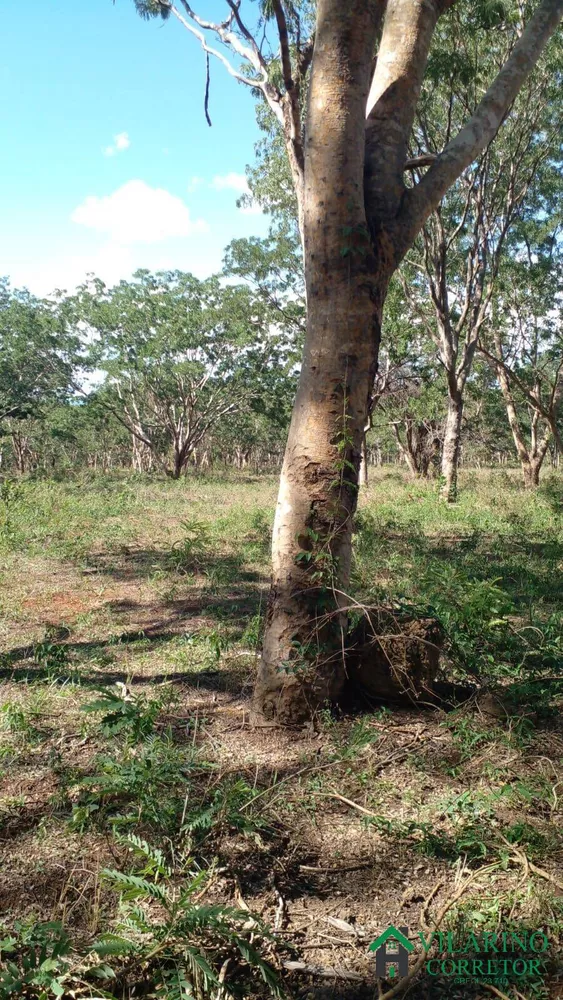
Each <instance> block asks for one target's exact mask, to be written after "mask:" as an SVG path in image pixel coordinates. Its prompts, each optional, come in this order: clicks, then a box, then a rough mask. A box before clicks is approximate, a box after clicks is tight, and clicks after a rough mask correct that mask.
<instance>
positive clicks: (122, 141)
mask: <svg viewBox="0 0 563 1000" xmlns="http://www.w3.org/2000/svg"><path fill="white" fill-rule="evenodd" d="M130 145H131V140H130V138H129V135H128V133H127V132H118V133H117V135H114V137H113V145H112V146H106V148H105V149H104V150H102V152H103V154H104V156H114V155H115V153H123V152H124V150H126V149H129V146H130Z"/></svg>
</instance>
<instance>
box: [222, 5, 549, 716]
mask: <svg viewBox="0 0 563 1000" xmlns="http://www.w3.org/2000/svg"><path fill="white" fill-rule="evenodd" d="M452 2H453V0H424V2H419V3H413V2H412V0H387V2H386V0H347V2H346V3H344V2H342V0H318V3H317V30H316V35H315V44H314V51H313V61H312V68H311V79H310V86H309V93H308V108H307V129H306V141H305V151H304V184H303V186H302V188H301V190H302V191H303V195H302V212H301V206H300V219H301V218H302V219H303V226H302V230H303V243H304V259H305V279H306V292H307V310H308V316H307V333H306V338H305V349H304V356H303V365H302V370H301V376H300V381H299V388H298V392H297V397H296V401H295V404H294V410H293V415H292V421H291V427H290V431H289V439H288V443H287V448H286V453H285V458H284V464H283V469H282V474H281V482H280V491H279V497H278V506H277V510H276V518H275V524H274V533H273V544H272V549H273V578H272V589H271V592H270V598H269V605H268V612H267V620H266V629H265V636H264V644H263V654H262V659H261V662H260V666H259V671H258V678H257V682H256V687H255V698H254V707H255V709H256V710H257V711H258V713H259V714H261V715H262V716H265V717H266V718H268V719H272V718H276V719H277V720H278V721H281V722H299V721H302V720H303V719H306V718H310V717H311V716H312V715H313V714H314V712H315V710H316V709H318V707H319V706H321V705H322V704H323V703H324V702H325V701H326V700H327V699H333V698H336V697H338V695H339V693H340V691H341V688H342V685H343V682H344V677H345V665H344V652H345V634H344V633H345V629H346V624H347V621H346V611H345V609H346V606H347V604H348V603H349V600H348V598H347V595H346V591H347V588H348V584H349V577H350V561H351V533H352V518H353V514H354V511H355V508H356V503H357V491H358V469H359V463H360V450H361V440H362V434H363V428H364V426H365V421H366V417H367V414H368V408H369V404H370V400H371V393H372V389H373V381H374V376H375V372H376V366H377V354H378V346H379V337H380V329H381V315H382V309H383V303H384V300H385V296H386V292H387V287H388V283H389V279H390V277H391V274H392V273H393V271H394V270H395V269H396V268H397V267H398V265H399V263H400V261H401V259H402V257H403V255H404V254H405V253H406V252H407V250H408V249H409V248H410V246H412V243H413V241H414V239H415V238H416V235H417V233H418V232H419V231H420V228H421V227H422V226H423V224H424V222H425V220H426V219H428V218H429V216H430V215H431V213H432V212H433V211H434V210H435V209H436V207H437V206H438V204H439V202H440V200H441V198H442V197H443V195H444V194H445V192H446V191H447V189H448V188H449V187H450V186H451V185H452V184H453V183H454V182H455V180H456V179H457V178H458V177H459V176H460V175H461V173H462V172H463V170H464V169H465V168H466V167H467V166H469V164H470V163H471V162H473V161H474V160H475V159H476V158H477V156H478V155H479V154H480V153H481V152H482V151H483V150H484V149H485V148H486V146H487V145H488V143H489V142H490V141H491V140H492V139H493V137H494V135H495V134H496V131H497V129H498V128H499V127H500V124H501V122H502V120H503V118H504V116H505V115H506V113H507V111H508V109H509V107H510V105H511V103H512V102H513V101H514V98H515V96H516V95H517V93H518V90H519V88H520V86H521V85H522V82H523V80H524V79H525V78H526V76H527V74H528V73H529V72H530V70H531V68H532V67H533V65H534V64H535V62H536V60H537V58H538V56H539V54H540V52H541V51H542V48H543V46H544V45H545V44H546V42H547V40H548V39H549V38H550V37H551V35H552V34H553V32H554V31H555V30H556V28H557V26H558V24H559V22H560V20H561V14H562V10H563V0H542V2H541V3H540V5H539V7H538V9H537V10H536V11H535V13H534V15H533V17H532V18H531V19H530V22H529V24H528V26H527V27H526V29H525V31H524V32H523V34H522V37H521V38H520V40H519V41H518V42H517V43H516V45H515V46H514V49H513V51H512V53H511V55H510V57H509V59H508V60H507V63H506V64H505V66H504V67H503V68H502V70H501V71H500V73H499V74H498V76H497V79H496V80H495V81H494V83H493V84H492V85H491V87H490V88H489V90H488V91H487V93H486V94H485V95H484V97H483V99H482V101H481V102H480V104H479V105H478V107H477V109H476V110H475V112H474V114H473V115H472V117H471V119H470V120H469V121H468V122H467V124H466V125H465V126H464V128H462V129H461V131H460V132H459V133H458V134H457V135H456V136H454V137H453V138H452V139H451V141H450V142H449V143H448V145H447V146H446V148H445V149H444V150H443V151H442V153H441V154H440V155H439V156H438V157H437V158H436V160H435V161H433V162H432V165H431V166H430V169H429V170H428V172H427V173H426V174H425V175H424V177H423V178H422V179H421V180H420V181H419V182H418V183H417V184H416V185H414V187H412V188H409V189H407V187H406V186H405V184H404V180H403V170H404V168H405V163H406V159H407V151H408V141H409V135H410V133H411V129H412V123H413V120H414V113H415V108H416V103H417V100H418V97H419V94H420V87H421V84H422V80H423V76H424V69H425V65H426V59H427V54H428V49H429V45H430V41H431V39H432V33H433V30H434V27H435V25H436V21H437V18H438V17H439V16H440V14H441V13H443V12H444V10H445V9H447V7H449V6H450V5H451V3H452ZM273 7H274V10H277V11H278V21H280V20H282V18H281V16H280V12H281V5H280V4H276V3H274V4H273ZM385 11H386V12H387V13H386V15H385V17H386V19H385V24H384V31H383V35H382V41H381V46H380V49H379V52H378V56H377V62H376V68H375V75H374V78H373V84H372V86H371V88H370V86H369V83H370V80H369V77H370V67H371V65H372V61H373V56H374V52H375V42H376V36H377V30H378V27H379V22H380V20H381V17H382V16H383V14H384V12H385ZM217 31H218V33H219V36H220V37H221V38H222V35H221V31H223V28H221V27H218V28H217ZM279 35H280V46H281V50H282V51H281V56H282V59H281V62H282V70H283V76H284V81H285V86H286V91H287V94H288V95H290V96H291V94H292V93H293V92H294V81H293V80H292V78H291V65H290V63H291V59H290V50H289V46H288V44H287V37H286V35H285V33H284V30H283V27H282V30H280V31H279ZM257 50H258V47H257V46H256V48H255V49H249V50H248V51H249V61H250V63H253V62H254V61H255V60H257V64H258V68H259V70H261V69H262V66H261V63H260V59H259V55H258V54H257ZM254 57H255V58H254ZM252 85H253V86H254V83H253V84H252ZM268 87H269V84H268V82H267V81H266V82H265V83H264V84H263V86H262V89H263V92H264V93H265V94H266V95H267V94H268V93H269V91H268V89H267V88H268ZM368 90H369V91H370V100H369V102H367V111H368V117H367V122H366V98H367V94H368ZM273 103H274V105H275V100H274V101H273ZM274 110H275V108H274ZM293 128H294V131H295V129H296V126H295V125H294V126H293ZM290 159H291V157H290ZM364 168H365V170H364ZM364 177H365V191H364ZM299 190H300V188H299V185H298V186H297V196H298V198H299ZM368 223H369V227H368ZM461 410H462V403H461V394H460V397H459V401H458V404H457V406H456V411H457V412H456V422H457V423H458V424H459V425H460V424H461ZM451 437H452V436H451V435H450V439H451ZM453 440H454V441H455V444H456V450H455V452H454V455H453V457H454V459H455V463H454V470H457V458H458V452H459V430H458V433H457V434H456V435H455V436H454V437H453Z"/></svg>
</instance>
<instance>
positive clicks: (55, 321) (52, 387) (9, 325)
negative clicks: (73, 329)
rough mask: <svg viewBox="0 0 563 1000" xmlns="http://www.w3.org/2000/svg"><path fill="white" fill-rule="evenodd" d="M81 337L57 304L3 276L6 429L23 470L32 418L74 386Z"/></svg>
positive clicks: (2, 414)
mask: <svg viewBox="0 0 563 1000" xmlns="http://www.w3.org/2000/svg"><path fill="white" fill-rule="evenodd" d="M76 352H77V339H76V337H75V336H73V335H72V334H67V333H65V332H64V330H63V329H62V328H61V325H60V323H59V318H58V316H57V314H56V311H54V310H53V308H52V304H50V303H48V302H45V301H42V300H40V299H37V298H35V297H34V296H33V295H31V293H30V292H29V291H28V290H27V289H12V288H11V287H10V284H9V282H8V279H7V278H4V279H0V434H9V435H10V437H11V440H12V450H13V453H14V456H15V459H16V466H17V469H18V471H19V472H25V471H26V469H27V467H28V464H29V463H28V458H29V449H28V437H29V429H30V421H31V420H32V419H34V418H37V417H38V416H39V415H40V414H41V413H42V412H43V410H44V409H45V407H46V406H49V405H50V404H52V403H55V402H57V401H62V400H63V399H64V398H65V397H67V396H68V395H69V393H70V392H71V380H72V372H73V367H74V365H75V363H76Z"/></svg>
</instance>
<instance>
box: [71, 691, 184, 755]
mask: <svg viewBox="0 0 563 1000" xmlns="http://www.w3.org/2000/svg"><path fill="white" fill-rule="evenodd" d="M98 690H99V691H100V694H101V697H99V698H96V700H95V701H90V702H87V704H85V705H82V706H81V707H82V710H83V711H84V712H100V713H101V712H103V713H104V714H103V716H102V719H101V721H100V728H101V730H102V732H103V734H104V736H117V735H121V736H125V737H127V738H128V739H129V740H130V741H131V742H132V743H139V742H140V741H141V740H143V739H145V738H146V737H147V736H149V735H150V734H151V733H152V732H153V731H154V727H155V723H156V720H157V718H158V715H159V713H160V711H161V709H162V707H163V704H164V702H163V701H162V699H160V698H148V697H147V696H146V695H143V694H137V695H134V696H133V695H131V694H129V692H128V691H127V688H126V687H125V685H123V684H121V685H116V690H112V689H110V688H99V689H98Z"/></svg>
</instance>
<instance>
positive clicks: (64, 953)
mask: <svg viewBox="0 0 563 1000" xmlns="http://www.w3.org/2000/svg"><path fill="white" fill-rule="evenodd" d="M4 932H5V934H6V936H5V937H4V938H3V939H2V940H0V1000H12V998H13V1000H16V998H20V997H24V996H25V997H37V998H38V1000H51V998H53V997H63V996H65V995H66V987H67V985H68V979H69V975H68V974H69V969H70V965H71V954H72V947H71V943H70V939H69V937H68V935H67V933H66V931H65V930H64V929H63V927H62V924H60V923H57V922H49V923H23V922H22V921H16V923H15V924H14V926H13V928H12V929H11V930H10V931H7V930H6V929H4Z"/></svg>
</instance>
